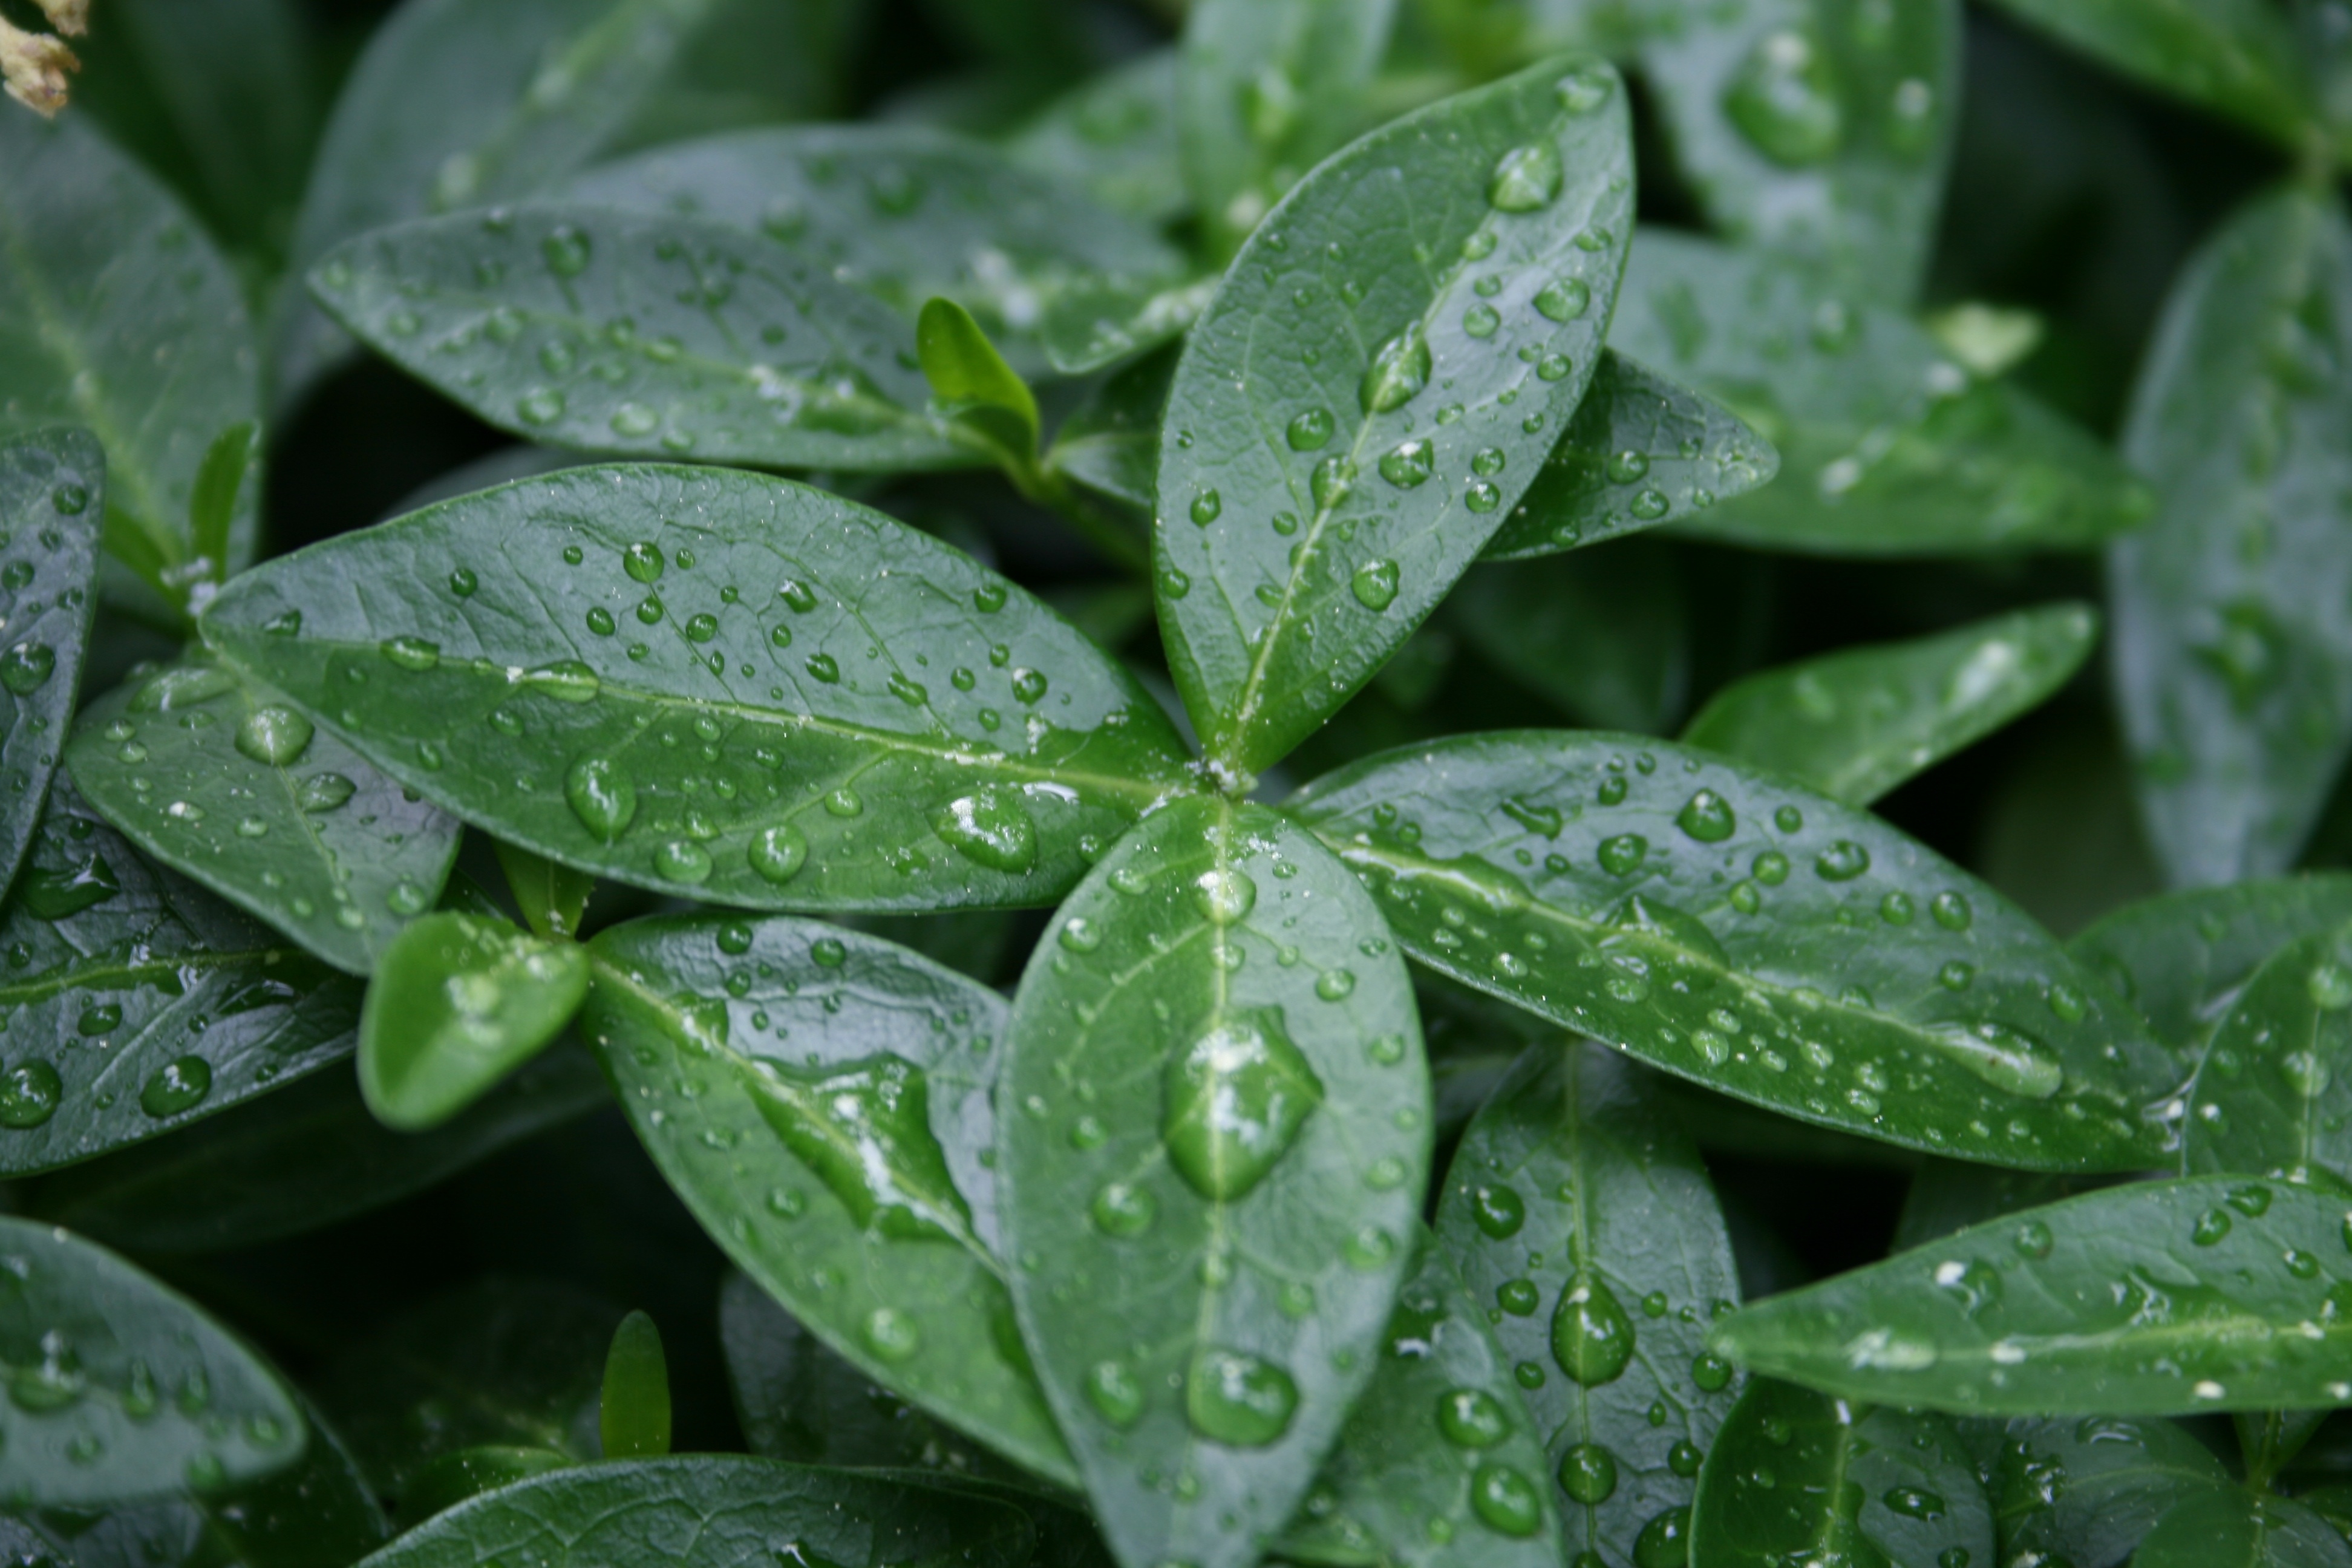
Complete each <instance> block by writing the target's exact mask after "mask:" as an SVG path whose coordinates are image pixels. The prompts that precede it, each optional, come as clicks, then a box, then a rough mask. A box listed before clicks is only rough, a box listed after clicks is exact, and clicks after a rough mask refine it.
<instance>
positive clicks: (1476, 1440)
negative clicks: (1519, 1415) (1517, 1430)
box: [1437, 1388, 1511, 1448]
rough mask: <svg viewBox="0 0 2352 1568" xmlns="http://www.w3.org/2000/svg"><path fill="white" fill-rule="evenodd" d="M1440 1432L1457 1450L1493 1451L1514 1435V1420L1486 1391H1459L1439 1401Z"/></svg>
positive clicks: (1446, 1395)
mask: <svg viewBox="0 0 2352 1568" xmlns="http://www.w3.org/2000/svg"><path fill="white" fill-rule="evenodd" d="M1437 1429H1438V1431H1439V1432H1441V1433H1443V1434H1444V1437H1445V1440H1446V1441H1447V1442H1449V1443H1451V1444H1453V1445H1454V1447H1457V1448H1491V1447H1494V1446H1495V1445H1496V1444H1497V1443H1499V1442H1501V1441H1502V1440H1503V1439H1504V1438H1506V1437H1507V1436H1510V1435H1511V1418H1510V1416H1509V1415H1508V1414H1507V1412H1506V1411H1505V1410H1504V1408H1503V1402H1502V1401H1501V1400H1499V1399H1496V1397H1495V1396H1494V1395H1493V1394H1488V1393H1487V1392H1486V1390H1485V1389H1483V1388H1456V1389H1451V1390H1448V1391H1447V1392H1446V1393H1444V1394H1441V1395H1440V1396H1439V1397H1438V1401H1437Z"/></svg>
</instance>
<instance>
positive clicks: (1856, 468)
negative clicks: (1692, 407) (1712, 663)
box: [1610, 230, 2151, 555]
mask: <svg viewBox="0 0 2352 1568" xmlns="http://www.w3.org/2000/svg"><path fill="white" fill-rule="evenodd" d="M1610 341H1611V342H1612V344H1613V345H1614V346H1615V347H1616V348H1617V349H1619V350H1620V351H1622V352H1623V353H1628V354H1632V355H1633V356H1635V357H1636V358H1638V359H1639V360H1641V361H1642V363H1644V364H1647V365H1651V366H1653V367H1654V368H1655V369H1657V370H1658V371H1660V372H1661V373H1663V374H1666V375H1670V376H1672V377H1674V378H1675V380H1677V381H1680V382H1684V383H1685V384H1689V385H1691V386H1694V387H1696V388H1697V389H1698V390H1699V391H1701V392H1704V393H1706V394H1707V395H1709V396H1711V397H1717V398H1720V399H1721V400H1722V401H1723V402H1724V403H1725V404H1726V405H1728V406H1729V407H1730V408H1731V410H1732V411H1733V412H1734V413H1735V414H1737V415H1738V416H1739V417H1740V418H1741V419H1743V420H1745V421H1746V422H1747V423H1748V426H1750V427H1752V428H1753V429H1755V430H1756V431H1757V432H1758V433H1759V434H1760V435H1762V436H1763V437H1764V438H1765V439H1767V440H1769V442H1771V443H1772V445H1773V446H1774V447H1776V448H1778V449H1779V451H1780V477H1779V479H1776V480H1775V481H1774V482H1773V483H1771V484H1769V485H1767V486H1765V487H1764V488H1763V489H1759V490H1758V491H1756V492H1755V493H1754V494H1752V495H1748V496H1744V497H1741V498H1740V499H1739V500H1736V501H1727V502H1726V503H1724V504H1723V505H1721V506H1718V507H1716V508H1713V509H1712V510H1707V511H1705V512H1702V513H1697V514H1695V515H1693V516H1689V517H1686V518H1685V519H1684V520H1683V522H1682V526H1683V527H1684V528H1685V529H1687V530H1688V531H1692V532H1694V533H1703V534H1706V535H1709V536H1711V537H1715V538H1720V539H1727V540H1731V541H1734V542H1741V543H1747V544H1753V545H1758V546H1760V547H1763V548H1767V549H1774V550H1801V551H1807V552H1819V553H1823V554H1836V555H1912V554H1954V553H1961V552H1981V551H1992V550H2001V551H2009V550H2018V549H2041V550H2080V549H2084V548H2087V547H2089V546H2092V545H2095V544H2097V543H2100V542H2103V541H2105V539H2106V538H2107V537H2109V536H2110V535H2112V534H2114V533H2116V532H2118V531H2122V530H2124V529H2127V528H2130V527H2132V526H2134V525H2135V524H2137V523H2138V522H2141V521H2145V520H2146V519H2147V515H2148V513H2149V510H2150V509H2151V502H2150V500H2149V498H2148V495H2147V491H2146V490H2145V489H2143V488H2142V487H2141V486H2140V484H2139V483H2138V481H2137V480H2136V479H2133V478H2132V476H2131V474H2130V473H2129V471H2128V470H2126V468H2124V466H2123V465H2122V464H2121V463H2120V462H2119V461H2117V460H2116V457H2115V455H2114V454H2113V453H2111V452H2109V451H2108V450H2107V449H2106V448H2105V447H2103V446H2101V445H2100V444H2099V443H2098V442H2097V441H2095V440H2094V439H2092V437H2090V435H2089V434H2088V433H2086V432H2084V431H2083V430H2081V429H2079V428H2077V427H2076V426H2074V425H2071V424H2069V423H2068V422H2067V421H2066V420H2065V419H2063V417H2061V416H2059V415H2058V414H2056V413H2055V412H2053V410H2052V409H2050V408H2049V407H2048V406H2047V405H2044V404H2042V403H2041V402H2039V401H2038V400H2036V399H2035V398H2033V397H2032V396H2031V395H2028V394H2026V393H2024V392H2021V391H2020V390H2018V389H2017V388H2016V387H2013V386H2010V385H2008V384H2004V383H2001V382H1997V381H1979V380H1972V379H1971V378H1970V377H1969V374H1968V372H1967V371H1965V370H1963V369H1962V368H1961V367H1960V366H1959V365H1958V363H1955V362H1954V361H1953V360H1952V359H1951V358H1950V357H1949V356H1948V355H1947V354H1946V353H1944V352H1943V350H1942V348H1941V347H1940V346H1939V345H1938V344H1937V342H1936V341H1935V340H1934V339H1933V338H1931V337H1930V336H1928V334H1927V331H1925V330H1924V329H1923V328H1921V327H1918V326H1916V325H1915V324H1914V323H1913V322H1911V321H1907V320H1906V319H1905V318H1903V317H1902V316H1899V315H1897V314H1895V312H1894V311H1891V310H1885V309H1883V308H1881V307H1879V306H1876V305H1873V304H1871V303H1869V302H1868V301H1866V300H1861V299H1857V298H1853V297H1851V296H1848V295H1844V294H1842V293H1839V292H1837V291H1835V290H1834V289H1831V288H1829V287H1827V286H1826V285H1825V284H1824V283H1823V281H1822V279H1821V278H1820V277H1819V276H1818V274H1817V273H1816V272H1815V271H1812V270H1809V269H1805V268H1800V267H1798V266H1796V265H1793V264H1791V263H1789V262H1786V261H1781V260H1776V259H1774V258H1769V257H1765V256H1760V255H1757V254H1755V253H1752V252H1745V251H1738V250H1733V249H1731V248H1729V247H1724V246H1720V245H1717V244H1714V243H1711V242H1709V241H1706V240H1702V239H1696V238H1692V237H1685V236H1678V235H1674V234H1670V233H1665V232H1662V231H1658V230H1652V231H1650V232H1649V233H1647V234H1645V235H1644V236H1643V238H1642V242H1641V244H1640V245H1639V246H1637V247H1635V248H1634V255H1633V262H1632V264H1631V266H1629V267H1628V268H1627V269H1626V275H1625V290H1624V298H1623V300H1622V302H1621V303H1620V306H1619V309H1618V311H1617V318H1616V321H1614V322H1613V323H1612V326H1611V328H1610Z"/></svg>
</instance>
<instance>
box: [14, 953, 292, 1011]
mask: <svg viewBox="0 0 2352 1568" xmlns="http://www.w3.org/2000/svg"><path fill="white" fill-rule="evenodd" d="M308 957H309V955H308V954H307V953H304V952H301V950H300V949H299V948H290V947H257V948H248V949H246V950H244V951H241V952H220V951H218V950H216V949H199V950H195V951H192V952H179V953H175V954H173V956H172V958H171V959H170V960H168V961H160V960H159V961H152V962H142V963H101V964H95V965H91V966H89V967H87V968H77V967H74V966H72V965H70V964H69V965H68V966H67V967H65V968H63V969H55V970H51V971H50V972H49V973H47V974H42V975H37V976H35V977H34V978H32V979H30V980H25V981H19V982H18V983H16V984H14V985H0V1007H17V1006H23V1005H28V1004H31V1003H35V1002H46V1001H47V1000H48V999H49V998H51V997H52V996H56V995H58V994H61V993H63V992H67V991H121V990H126V989H129V988H130V987H132V986H139V985H152V984H160V983H161V982H163V981H164V980H168V979H171V978H173V977H174V976H176V975H181V974H184V973H187V972H188V971H189V970H192V969H194V970H203V971H206V972H211V971H215V970H223V969H235V968H237V967H239V966H240V965H244V964H261V965H264V966H267V965H269V964H275V963H282V962H285V961H287V960H289V959H307V958H308Z"/></svg>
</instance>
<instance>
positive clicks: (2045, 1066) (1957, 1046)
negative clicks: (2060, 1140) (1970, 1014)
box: [1927, 1021, 2066, 1100]
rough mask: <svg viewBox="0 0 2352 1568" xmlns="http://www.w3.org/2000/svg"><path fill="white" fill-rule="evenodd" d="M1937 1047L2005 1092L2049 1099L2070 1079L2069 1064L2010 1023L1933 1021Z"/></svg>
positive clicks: (1930, 1035)
mask: <svg viewBox="0 0 2352 1568" xmlns="http://www.w3.org/2000/svg"><path fill="white" fill-rule="evenodd" d="M1927 1037H1928V1038H1929V1039H1930V1040H1932V1041H1934V1042H1935V1044H1936V1047H1937V1049H1939V1050H1941V1051H1942V1052H1943V1053H1944V1054H1945V1055H1946V1056H1948V1057H1949V1058H1952V1059H1953V1060H1954V1061H1955V1062H1958V1064H1959V1065H1960V1066H1961V1067H1964V1068H1967V1069H1968V1070H1969V1071H1970V1072H1972V1073H1974V1074H1975V1075H1976V1076H1977V1077H1979V1078H1980V1079H1984V1081H1985V1082H1987V1083H1989V1084H1990V1085H1992V1086H1993V1088H1995V1089H2000V1091H2001V1092H2002V1093H2003V1094H2014V1095H2017V1096H2019V1097H2021V1099H2025V1100H2047V1099H2049V1098H2050V1097H2051V1096H2052V1095H2053V1094H2055V1093H2057V1092H2058V1090H2059V1088H2060V1086H2062V1085H2063V1084H2064V1082H2065V1081H2066V1068H2065V1066H2064V1064H2063V1063H2062V1062H2061V1061H2059V1059H2058V1058H2057V1057H2056V1056H2055V1055H2053V1053H2052V1051H2051V1049H2050V1047H2047V1046H2045V1045H2043V1044H2042V1042H2041V1041H2040V1040H2037V1039H2035V1038H2034V1037H2032V1035H2029V1034H2027V1033H2026V1032H2025V1031H2024V1030H2022V1029H2016V1028H2011V1026H2009V1025H2007V1024H1998V1023H1992V1022H1990V1021H1988V1022H1985V1023H1980V1024H1931V1025H1929V1026H1927Z"/></svg>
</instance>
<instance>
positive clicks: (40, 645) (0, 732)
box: [0, 307, 106, 887]
mask: <svg viewBox="0 0 2352 1568" xmlns="http://www.w3.org/2000/svg"><path fill="white" fill-rule="evenodd" d="M0 309H5V307H0ZM0 401H4V400H0ZM105 489H106V454H105V453H104V452H102V451H100V449H99V445H98V443H97V442H96V441H93V440H92V439H90V437H89V436H88V435H87V434H85V433H83V432H81V431H79V430H53V431H49V432H47V433H45V434H42V435H38V436H28V437H23V438H21V439H18V440H14V441H0V539H5V541H7V542H6V543H5V544H0V558H5V565H0V627H5V633H6V637H7V643H6V647H5V649H0V692H4V693H5V696H0V782H5V787H6V791H7V796H8V799H7V803H6V805H5V807H0V887H5V886H6V885H7V884H8V883H9V882H11V881H14V880H15V879H16V868H17V867H18V866H19V865H20V864H22V863H23V861H24V858H25V850H26V847H27V846H29V845H30V844H31V843H32V840H33V829H34V827H35V826H36V825H37V824H38V823H39V821H40V818H41V802H42V800H43V798H44V797H45V796H46V795H47V794H48V788H49V775H50V774H51V773H54V772H55V771H56V769H57V763H58V749H59V748H58V736H60V735H61V734H63V733H64V731H65V729H66V726H67V724H68V722H69V721H71V719H72V717H73V709H74V696H75V693H76V692H77V691H78V690H79V688H80V685H81V665H82V656H83V653H84V652H85V650H86V647H87V645H88V644H89V626H90V617H91V616H92V615H93V614H94V613H95V612H96V609H97V595H96V590H97V587H98V556H99V520H100V518H101V517H103V516H104V515H105V510H106V502H105Z"/></svg>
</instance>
